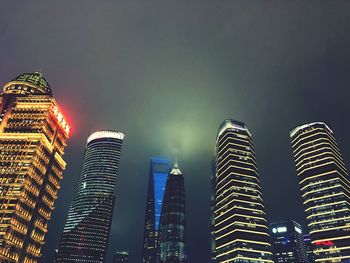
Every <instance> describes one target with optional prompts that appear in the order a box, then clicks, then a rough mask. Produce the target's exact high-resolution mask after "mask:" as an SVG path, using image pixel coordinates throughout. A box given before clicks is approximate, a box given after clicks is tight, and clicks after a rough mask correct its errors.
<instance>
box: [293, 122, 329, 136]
mask: <svg viewBox="0 0 350 263" xmlns="http://www.w3.org/2000/svg"><path fill="white" fill-rule="evenodd" d="M317 124H320V125H324V126H325V127H326V128H327V129H328V130H329V131H330V132H331V133H333V131H332V130H331V128H329V126H328V125H327V124H325V123H324V122H320V121H317V122H312V123H307V124H304V125H300V126H297V127H296V128H294V129H293V130H291V131H290V137H291V138H292V137H293V136H294V135H295V134H296V133H297V132H298V131H300V130H304V129H306V128H308V127H311V126H314V125H317Z"/></svg>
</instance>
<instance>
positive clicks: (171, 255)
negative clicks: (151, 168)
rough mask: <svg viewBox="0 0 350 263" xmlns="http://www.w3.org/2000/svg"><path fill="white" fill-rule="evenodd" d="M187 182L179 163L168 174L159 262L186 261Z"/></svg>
mask: <svg viewBox="0 0 350 263" xmlns="http://www.w3.org/2000/svg"><path fill="white" fill-rule="evenodd" d="M185 215H186V214H185V183H184V176H183V175H182V173H181V171H180V169H179V167H178V165H177V164H175V165H174V168H173V169H172V170H171V172H170V173H169V175H168V179H167V182H166V188H165V193H164V199H163V207H162V215H161V219H160V226H159V251H160V252H159V263H170V262H172V263H186V262H187V254H186V224H185V221H186V220H185Z"/></svg>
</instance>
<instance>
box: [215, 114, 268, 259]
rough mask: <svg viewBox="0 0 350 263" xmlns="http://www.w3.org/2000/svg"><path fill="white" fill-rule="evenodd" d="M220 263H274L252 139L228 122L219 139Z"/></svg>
mask: <svg viewBox="0 0 350 263" xmlns="http://www.w3.org/2000/svg"><path fill="white" fill-rule="evenodd" d="M216 168H217V169H216V184H215V226H214V227H215V243H216V244H215V246H216V251H215V252H216V260H217V262H222V263H226V262H261V263H262V262H273V261H272V252H271V244H270V241H269V234H268V224H267V220H266V215H265V211H264V204H263V199H262V192H261V185H260V180H259V175H258V169H257V164H256V158H255V152H254V147H253V142H252V137H251V134H250V132H249V131H248V129H247V127H246V125H245V124H244V123H241V122H238V121H235V120H225V121H224V122H223V123H222V125H221V126H220V128H219V131H218V134H217V139H216Z"/></svg>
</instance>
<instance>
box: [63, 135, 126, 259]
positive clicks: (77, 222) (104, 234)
mask: <svg viewBox="0 0 350 263" xmlns="http://www.w3.org/2000/svg"><path fill="white" fill-rule="evenodd" d="M123 139H124V134H123V133H121V132H117V131H98V132H95V133H93V134H91V135H90V136H89V137H88V140H87V145H86V149H85V155H84V161H83V166H82V170H81V174H80V177H79V181H78V187H77V190H76V192H75V196H74V199H73V201H72V203H71V205H70V208H69V211H68V217H67V221H66V224H65V227H64V230H63V234H62V237H61V242H60V245H59V248H58V253H57V258H56V262H57V263H70V262H72V263H73V262H86V263H88V262H89V263H104V262H105V257H106V253H107V247H108V241H109V233H110V227H111V223H112V215H113V207H114V200H115V194H114V192H115V188H116V182H117V174H118V168H119V161H120V154H121V148H122V142H123Z"/></svg>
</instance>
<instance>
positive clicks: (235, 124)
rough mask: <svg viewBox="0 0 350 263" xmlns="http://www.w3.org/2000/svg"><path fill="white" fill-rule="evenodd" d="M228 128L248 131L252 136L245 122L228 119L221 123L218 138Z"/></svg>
mask: <svg viewBox="0 0 350 263" xmlns="http://www.w3.org/2000/svg"><path fill="white" fill-rule="evenodd" d="M227 129H233V130H240V131H246V132H247V133H248V134H249V135H250V136H251V134H250V132H249V130H248V128H247V126H246V125H245V124H244V123H243V122H239V121H235V120H231V119H227V120H224V121H223V123H222V124H221V126H220V129H219V132H218V135H217V137H216V138H219V137H220V136H221V134H223V133H224V132H225V131H226V130H227Z"/></svg>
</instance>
